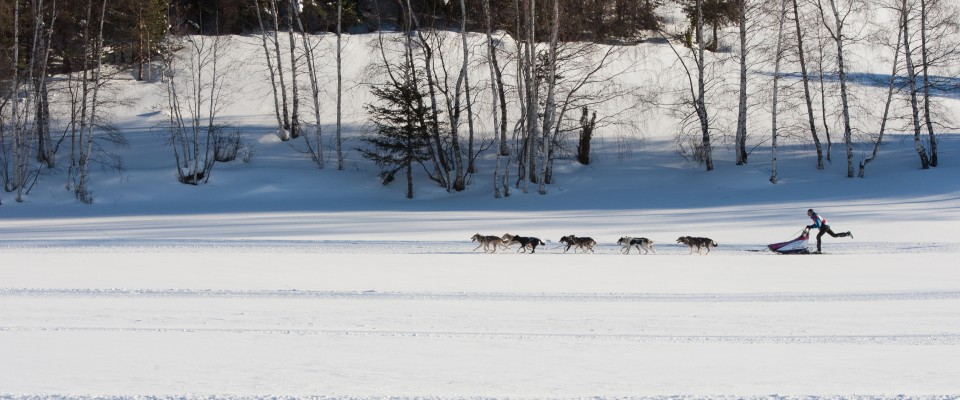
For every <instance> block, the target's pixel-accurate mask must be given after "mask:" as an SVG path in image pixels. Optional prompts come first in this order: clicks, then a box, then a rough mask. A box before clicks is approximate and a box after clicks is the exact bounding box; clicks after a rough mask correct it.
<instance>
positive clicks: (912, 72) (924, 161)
mask: <svg viewBox="0 0 960 400" xmlns="http://www.w3.org/2000/svg"><path fill="white" fill-rule="evenodd" d="M901 4H902V5H901V7H902V11H901V14H900V17H901V18H902V20H903V23H902V28H903V59H904V60H905V61H906V63H907V80H908V81H909V82H908V83H907V85H908V87H909V90H910V110H911V111H912V114H913V115H912V118H913V143H914V147H915V148H916V150H917V155H918V156H919V157H920V168H921V169H929V168H930V159H929V158H928V157H927V151H926V149H924V147H923V143H922V142H921V141H920V132H921V128H920V107H919V106H918V103H917V92H918V89H917V74H916V69H915V67H914V64H913V49H912V47H911V46H910V6H909V4H908V3H907V0H903V2H902V3H901Z"/></svg>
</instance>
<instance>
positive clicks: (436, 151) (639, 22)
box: [0, 0, 960, 203]
mask: <svg viewBox="0 0 960 400" xmlns="http://www.w3.org/2000/svg"><path fill="white" fill-rule="evenodd" d="M662 1H664V0H584V1H576V0H486V1H481V0H469V1H468V0H449V1H445V0H393V1H386V0H384V1H378V0H349V1H348V0H337V1H329V2H317V1H296V0H210V1H203V0H175V1H172V2H171V1H169V0H71V1H67V0H5V1H3V2H0V52H2V53H0V178H2V182H3V185H4V190H5V191H7V192H16V193H17V200H18V201H22V200H23V198H24V197H23V195H24V194H27V193H29V192H30V189H31V188H32V187H33V186H34V185H35V184H36V182H37V181H38V180H39V177H40V176H41V175H42V174H43V173H44V172H45V171H53V170H63V171H66V180H65V187H66V188H67V190H71V191H73V192H74V193H75V194H76V197H77V199H78V200H80V201H82V202H84V203H89V202H92V201H93V195H92V191H91V189H90V184H89V173H88V172H89V170H90V168H91V166H93V165H97V164H99V165H114V164H117V162H116V161H117V160H116V159H115V158H113V157H112V156H110V155H109V153H108V152H105V151H103V149H104V146H103V144H104V143H107V142H111V141H112V142H116V143H122V135H118V134H117V133H118V132H117V130H116V129H114V128H113V127H112V126H111V125H110V123H109V121H108V120H107V119H106V118H105V117H104V115H103V112H102V103H103V102H104V101H108V100H109V99H110V96H105V95H104V94H102V93H100V91H101V89H102V88H105V87H107V85H106V82H108V81H109V80H110V79H111V76H110V74H111V73H116V72H117V71H124V70H129V69H132V70H133V71H134V76H135V77H137V78H138V79H142V80H151V81H159V82H160V83H162V85H163V86H162V87H163V89H164V90H165V95H164V96H163V97H164V98H162V99H160V100H161V101H163V102H164V103H165V104H164V105H163V115H165V116H168V121H167V125H166V126H165V131H166V132H168V133H169V140H168V143H169V144H170V145H171V148H172V149H173V159H174V160H173V161H174V162H175V165H176V169H177V179H178V180H179V181H180V182H182V183H184V184H192V185H198V184H202V183H206V182H208V181H209V179H210V176H211V172H212V170H213V167H214V165H216V163H218V162H227V161H230V160H232V159H235V158H237V157H242V158H246V157H251V156H252V153H251V152H252V150H251V149H249V148H247V147H245V145H244V144H243V143H242V140H241V134H240V132H239V130H238V129H237V128H235V127H232V126H230V125H229V123H228V122H225V121H222V120H221V118H219V116H218V112H219V111H221V110H222V109H223V108H224V106H225V103H226V102H227V99H226V97H228V96H229V94H230V93H231V90H232V88H231V87H230V85H231V79H230V77H229V76H228V75H227V74H228V73H229V72H230V71H234V70H236V66H235V65H230V62H229V61H228V59H229V58H228V57H225V54H226V53H227V52H228V51H229V49H230V40H231V39H230V36H228V35H227V34H244V35H248V36H249V37H251V38H254V39H255V40H256V41H257V42H259V43H258V46H259V47H261V48H262V52H260V53H259V56H258V58H259V59H258V60H256V62H257V64H259V65H262V66H263V73H264V80H269V82H270V86H271V91H270V93H269V94H268V96H269V97H271V98H272V100H273V105H274V109H273V116H274V117H275V119H276V132H277V134H278V136H279V137H280V138H281V139H282V140H284V141H290V142H291V146H292V147H294V148H297V149H298V150H300V151H301V152H302V153H304V154H308V155H309V156H310V157H311V159H312V160H313V161H314V162H315V164H316V166H317V167H318V168H324V167H325V166H326V165H327V164H328V163H333V161H328V160H326V159H325V156H327V155H328V154H333V153H334V152H335V154H336V161H335V163H336V168H337V169H344V155H343V154H344V147H345V146H344V142H345V140H344V139H343V138H342V136H341V114H342V102H341V99H342V96H343V93H344V89H343V87H344V85H343V83H344V82H343V79H342V75H343V74H342V71H343V62H342V59H341V50H342V49H343V44H342V42H341V36H342V33H344V32H348V31H353V32H358V31H360V32H363V31H376V32H379V34H377V35H371V36H367V39H369V40H371V41H373V40H377V41H378V43H376V46H375V47H376V48H375V49H372V50H371V51H372V52H374V53H373V54H374V61H373V62H372V64H371V65H363V66H360V65H351V67H352V68H354V69H361V68H362V69H368V70H370V71H374V72H371V76H375V78H371V77H370V76H368V77H366V78H368V79H369V80H367V81H366V82H368V88H369V90H370V91H371V92H372V94H373V95H374V97H376V100H375V101H374V102H372V103H370V104H367V105H365V110H366V112H367V115H366V118H368V119H369V122H371V123H372V124H371V125H372V126H373V129H371V130H370V131H368V132H365V135H364V137H363V140H362V143H360V144H359V146H361V147H356V148H355V149H356V150H358V152H359V154H361V155H362V156H363V157H365V158H367V159H369V160H371V161H372V162H374V163H375V164H377V165H378V166H379V168H380V174H381V175H380V176H381V179H382V181H383V182H384V183H390V182H393V181H396V180H400V179H405V180H406V183H407V187H408V190H407V196H408V197H413V196H414V190H413V189H414V187H413V179H414V175H415V174H414V172H415V171H417V172H418V174H417V175H421V176H422V175H426V176H427V177H428V179H430V180H431V181H433V182H434V183H435V184H436V185H438V186H440V187H443V188H444V189H445V190H447V191H449V192H451V193H454V192H459V191H462V190H465V189H466V188H467V186H469V185H470V184H471V183H475V182H477V181H478V180H477V179H476V177H477V176H479V174H480V173H486V171H479V170H478V167H477V165H476V160H477V159H479V158H480V157H481V156H482V155H483V154H485V152H494V153H495V156H496V166H495V170H494V171H492V177H493V194H494V196H495V197H504V196H509V195H510V192H511V190H512V189H518V190H523V191H527V190H537V191H538V192H539V193H541V194H546V193H547V187H548V186H547V185H550V184H552V183H553V166H554V162H555V161H556V160H558V159H564V158H570V159H576V160H577V161H579V162H581V163H583V164H589V163H590V147H591V146H590V144H591V143H590V142H591V138H592V137H593V135H594V134H595V132H596V131H597V129H602V128H605V127H607V126H610V125H613V124H617V123H622V122H624V121H626V123H625V124H624V125H629V124H630V120H636V119H637V118H638V117H637V114H639V113H642V112H644V111H645V110H647V109H656V110H657V111H656V112H666V113H669V114H672V115H671V116H672V117H674V118H675V119H677V120H679V121H680V122H679V123H678V125H679V126H678V131H679V132H678V133H677V143H678V147H679V148H680V150H681V154H684V155H685V156H687V155H689V156H691V158H692V159H694V160H696V161H699V162H701V163H702V164H703V165H705V167H706V169H707V170H708V171H709V170H712V169H713V168H714V165H713V156H712V151H713V150H712V149H713V147H714V146H715V145H716V144H715V141H716V139H717V138H718V137H719V138H721V139H731V138H729V137H724V135H727V134H726V133H724V132H725V131H726V132H730V134H731V135H732V134H733V132H735V137H733V138H732V139H733V140H732V146H733V147H734V148H735V149H736V154H737V157H736V163H737V165H743V164H746V163H747V158H748V155H749V154H750V153H751V151H752V149H751V148H750V147H748V146H747V144H748V138H749V141H750V142H751V146H753V145H756V146H754V147H753V148H756V147H758V146H759V144H760V143H769V144H770V146H771V153H772V159H771V165H772V171H771V178H770V180H771V182H774V183H776V181H777V162H776V154H777V153H776V152H777V149H776V146H777V140H778V137H781V136H783V135H785V134H787V133H789V131H790V130H793V131H794V133H795V136H796V137H804V138H805V139H804V140H809V141H810V142H812V143H813V144H814V146H815V148H816V155H817V156H816V159H817V160H816V168H821V169H822V168H823V165H824V158H826V160H827V161H830V148H831V146H832V142H833V141H832V139H831V130H833V132H834V134H837V135H839V134H842V137H843V139H842V143H843V146H844V152H845V153H846V154H845V155H846V162H847V166H848V176H850V177H853V176H854V175H855V171H854V169H855V162H854V153H853V143H854V134H856V133H857V130H858V129H860V128H858V127H857V126H856V124H858V123H859V122H858V121H857V119H860V120H866V119H874V120H875V121H879V123H877V124H876V125H879V126H880V129H879V131H878V134H876V135H873V136H871V137H870V140H869V141H868V142H872V143H869V144H870V145H873V149H874V151H873V153H872V154H871V157H870V158H866V159H864V160H862V161H861V163H860V173H859V175H860V176H863V174H864V172H863V171H864V168H865V167H866V165H867V164H869V163H870V162H871V161H873V160H874V159H875V158H876V156H877V150H876V149H878V148H879V146H880V145H881V144H882V142H883V134H884V132H885V131H886V130H893V129H896V130H898V131H902V132H913V133H914V141H915V144H916V147H917V153H918V158H919V159H920V161H921V168H924V169H927V168H930V167H936V166H937V163H938V153H937V148H936V145H937V129H938V128H939V127H943V126H948V125H946V124H947V123H948V122H949V118H948V116H945V115H944V112H942V111H940V110H938V104H937V100H936V96H933V95H931V93H932V91H935V90H942V88H941V86H942V84H943V82H945V81H946V82H955V80H954V79H955V78H954V79H946V80H944V79H943V78H944V77H950V76H956V69H955V68H954V67H955V65H957V62H958V59H960V45H958V44H957V42H958V40H957V38H960V33H958V31H960V27H958V26H957V24H956V23H955V22H956V21H957V20H958V18H957V13H958V8H957V7H956V5H955V4H954V3H950V2H946V1H945V0H917V1H916V2H908V1H907V0H824V1H804V0H780V1H779V2H770V1H759V0H756V1H753V0H677V1H678V2H679V5H680V7H679V9H680V10H682V13H683V15H684V16H683V17H681V18H686V20H680V21H676V20H673V21H670V24H669V26H664V25H667V24H666V23H665V22H664V20H663V19H662V18H663V17H662V14H664V12H663V10H661V8H664V6H665V5H666V4H665V3H662ZM674 5H675V4H674ZM877 6H883V11H885V12H886V13H887V14H889V15H890V16H892V18H891V20H890V21H886V22H884V23H877V24H876V25H875V26H870V27H869V29H867V27H864V26H861V25H856V24H854V22H853V19H848V18H847V17H848V16H850V15H853V14H854V13H863V14H867V12H868V11H869V10H870V9H871V7H877ZM674 19H677V18H674ZM731 25H735V26H738V27H739V32H738V33H739V34H738V35H735V36H737V42H738V43H737V45H738V46H736V47H738V48H736V49H733V48H731V46H730V44H729V43H727V44H726V45H725V46H726V48H724V46H721V43H720V42H721V40H720V38H719V36H720V35H719V32H720V29H721V28H723V27H725V26H731ZM398 31H399V32H403V34H386V33H385V32H398ZM866 31H869V36H871V37H874V38H878V39H869V40H877V43H878V46H879V48H880V49H882V50H884V51H885V52H887V53H889V54H891V55H892V60H889V61H888V60H884V62H889V68H890V71H891V74H890V80H889V85H888V87H887V91H886V93H887V96H886V99H885V102H884V115H883V116H882V117H880V116H873V115H868V114H866V111H863V109H864V107H858V105H857V104H856V99H855V97H856V96H855V95H852V94H851V86H853V85H852V84H851V82H849V81H848V78H847V75H846V74H847V72H848V70H849V68H850V65H849V61H845V60H849V57H850V55H851V54H849V53H850V50H849V46H851V43H856V42H857V41H861V42H862V41H864V40H868V38H867V36H868V35H867V34H866V33H864V32H866ZM317 32H332V33H333V34H334V36H335V38H336V39H335V40H336V42H335V46H332V47H331V46H328V45H327V43H329V42H330V41H326V42H325V43H323V44H321V43H319V42H318V41H317V40H318V38H317V37H316V36H315V35H311V33H317ZM471 32H472V34H468V33H471ZM649 36H656V37H658V39H659V40H660V41H661V43H663V45H664V46H669V48H670V50H671V51H670V53H672V54H673V55H675V56H676V58H675V60H671V61H670V63H672V65H673V67H667V68H673V69H672V70H670V71H666V70H664V71H658V73H660V74H662V75H665V76H671V75H672V76H678V77H680V79H679V80H678V81H680V82H681V83H680V84H679V86H678V85H677V84H676V83H671V85H672V86H670V85H665V86H664V87H661V88H652V89H650V91H651V92H655V93H650V94H647V93H639V92H640V90H639V89H637V87H636V86H633V85H634V83H633V82H622V81H619V80H618V79H617V78H618V75H623V74H626V72H625V71H626V70H627V69H629V68H631V66H630V65H627V64H628V63H624V62H621V61H622V60H618V57H619V56H620V55H621V54H622V53H621V50H622V49H627V48H628V46H619V44H624V43H632V42H635V41H638V40H642V39H645V38H647V37H649ZM774 38H775V39H776V40H772V39H774ZM471 41H473V44H471V43H470V42H471ZM608 44H614V45H608ZM734 50H735V51H734ZM718 51H719V52H718ZM715 52H717V53H715ZM731 55H736V56H738V57H737V59H734V57H732V56H731ZM321 58H328V59H329V58H335V59H336V80H335V82H336V87H335V88H331V87H322V83H323V82H330V81H333V80H332V79H322V78H323V77H322V75H323V74H330V73H331V71H321V68H320V67H318V65H317V62H316V60H319V59H321ZM725 63H726V64H733V63H736V64H739V65H738V67H739V68H738V70H739V74H738V75H739V79H738V83H739V85H737V87H736V88H733V87H732V86H733V85H729V84H728V83H729V82H727V81H724V79H723V77H721V76H719V75H716V74H715V72H716V71H722V70H731V68H730V67H732V65H724V64H725ZM107 64H114V65H116V66H119V67H120V68H108V65H107ZM614 68H621V69H620V70H614ZM885 68H886V67H885ZM951 68H954V69H951ZM771 70H772V71H773V74H772V76H771V75H770V73H769V71H771ZM788 71H800V72H799V74H797V73H795V72H793V73H791V72H788ZM154 74H158V75H157V76H154ZM951 74H953V75H951ZM160 77H162V79H159V78H160ZM897 77H901V78H902V77H906V79H899V80H898V79H895V78H897ZM327 78H330V77H329V76H327ZM788 79H790V80H793V81H797V82H802V91H801V89H799V88H798V87H799V84H797V85H785V84H784V82H785V81H786V80H788ZM748 82H749V84H748ZM331 86H332V85H331ZM768 86H769V87H772V91H770V90H767V89H766V87H768ZM790 86H793V87H790ZM751 90H759V92H758V93H753V92H751ZM781 91H783V93H784V94H781V93H780V92H781ZM324 92H326V93H335V94H336V97H337V100H336V102H335V104H324V103H322V101H321V100H322V99H321V97H322V96H321V94H322V93H324ZM51 93H54V94H55V96H51ZM768 93H769V97H770V100H769V102H768V103H766V104H761V103H762V102H766V101H767V100H756V99H762V98H765V97H767V94H768ZM758 95H760V96H758ZM51 97H56V98H58V99H66V100H61V101H60V103H59V104H57V107H56V111H55V112H56V113H58V115H55V116H51V107H50V101H49V99H50V98H51ZM748 99H755V100H753V101H748ZM796 99H803V102H802V103H800V102H799V101H796ZM734 100H736V101H734ZM330 103H333V102H330ZM612 103H619V104H618V107H620V109H621V111H619V112H621V113H622V114H620V115H610V112H611V111H610V107H608V105H610V104H612ZM334 108H335V112H336V120H335V121H325V120H323V118H322V116H321V115H322V113H321V110H331V109H334ZM721 108H725V109H724V110H725V111H726V112H730V113H731V114H732V113H733V112H735V114H736V115H737V118H736V121H735V126H726V127H723V126H722V125H721V126H718V124H720V123H723V121H722V120H721V119H718V118H717V114H718V111H719V110H720V109H721ZM758 110H759V111H758ZM598 111H600V112H602V113H606V114H607V115H603V114H600V115H598ZM938 111H940V112H938ZM326 112H329V111H326ZM757 113H760V114H763V115H764V116H766V115H767V113H769V115H770V116H771V117H772V118H771V120H770V124H769V125H766V123H765V122H757V121H758V119H757V118H754V115H755V114H757ZM791 113H792V114H794V115H792V116H791V117H790V118H783V117H784V116H785V115H789V114H791ZM857 114H858V115H857ZM778 117H780V119H778ZM857 117H859V118H857ZM784 119H787V120H795V121H803V122H802V123H793V124H787V123H784V122H783V120H784ZM54 122H55V123H54ZM888 122H890V123H891V124H890V125H888V124H887V123H888ZM893 123H898V124H899V126H896V127H894V126H892V124H893ZM330 125H335V128H334V130H333V132H325V131H323V130H322V129H321V128H322V127H323V126H330ZM791 125H792V126H791ZM478 126H483V128H478ZM724 128H727V129H724ZM481 129H484V131H483V132H484V134H481V133H480V130H481ZM767 129H769V132H770V136H769V137H766V138H765V137H762V136H764V135H762V134H759V133H756V132H763V131H766V130H767ZM57 130H59V133H56V134H55V133H54V132H55V131H57ZM838 131H839V132H838ZM824 137H825V139H826V142H827V145H826V146H825V150H826V152H825V154H824V149H823V148H822V146H821V138H824ZM721 142H722V141H721ZM727 142H730V141H729V140H727ZM348 150H349V149H348ZM244 154H246V155H244ZM486 154H489V153H486Z"/></svg>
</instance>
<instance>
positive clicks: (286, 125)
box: [270, 0, 291, 141]
mask: <svg viewBox="0 0 960 400" xmlns="http://www.w3.org/2000/svg"><path fill="white" fill-rule="evenodd" d="M270 7H271V10H270V11H271V13H272V14H273V28H274V29H273V49H274V52H275V54H274V55H275V56H276V57H277V71H276V74H277V76H278V78H279V80H280V98H281V100H283V102H282V107H281V109H282V111H283V113H282V114H281V116H282V118H283V126H281V134H280V140H283V141H287V140H290V139H291V137H290V109H289V108H288V107H287V105H288V102H287V85H286V82H285V81H284V79H283V56H282V54H281V53H280V17H279V11H280V7H278V5H277V0H270Z"/></svg>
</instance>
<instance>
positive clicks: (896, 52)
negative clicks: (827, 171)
mask: <svg viewBox="0 0 960 400" xmlns="http://www.w3.org/2000/svg"><path fill="white" fill-rule="evenodd" d="M902 39H903V27H902V26H901V27H898V28H897V45H896V46H894V48H893V65H892V66H891V67H890V80H889V82H888V83H887V100H886V102H884V105H883V117H882V118H881V119H880V133H879V135H877V141H876V142H874V143H873V153H871V155H870V157H868V158H865V159H864V160H863V161H861V162H860V171H859V172H858V173H857V176H859V177H860V178H863V177H864V174H865V170H866V168H867V165H868V164H870V163H871V162H873V160H876V159H877V152H878V151H879V150H880V145H881V144H883V134H884V132H885V131H886V129H887V118H888V117H889V115H890V103H892V102H893V91H894V88H895V87H896V86H895V83H896V81H897V63H898V62H899V58H900V43H901V40H902Z"/></svg>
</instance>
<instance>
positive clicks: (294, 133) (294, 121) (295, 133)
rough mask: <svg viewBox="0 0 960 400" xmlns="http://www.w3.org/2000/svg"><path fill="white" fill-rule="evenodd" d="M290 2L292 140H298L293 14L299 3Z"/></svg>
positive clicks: (288, 31)
mask: <svg viewBox="0 0 960 400" xmlns="http://www.w3.org/2000/svg"><path fill="white" fill-rule="evenodd" d="M289 2H290V3H289V9H288V10H287V25H288V26H287V28H288V30H287V35H288V36H289V38H290V86H291V89H292V90H293V95H292V96H291V103H292V106H293V107H292V108H291V110H290V138H291V139H296V138H298V137H300V96H299V95H298V94H297V91H298V90H299V88H298V87H297V52H296V49H297V44H296V41H295V40H294V39H293V31H294V26H293V14H294V12H295V11H294V8H296V7H297V3H296V2H295V0H289Z"/></svg>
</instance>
